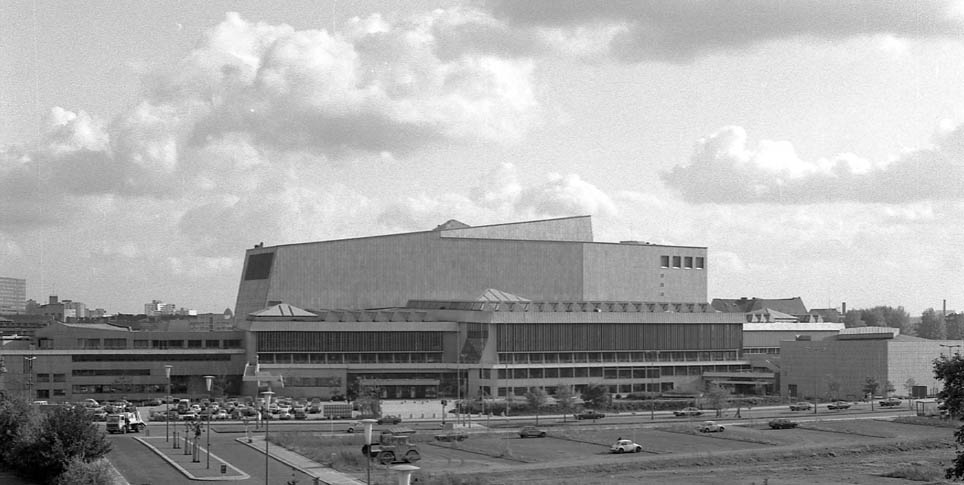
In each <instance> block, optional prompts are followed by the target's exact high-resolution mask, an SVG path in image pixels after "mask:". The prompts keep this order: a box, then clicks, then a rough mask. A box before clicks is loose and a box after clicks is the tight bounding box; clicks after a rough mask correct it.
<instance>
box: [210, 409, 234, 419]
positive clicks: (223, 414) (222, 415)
mask: <svg viewBox="0 0 964 485" xmlns="http://www.w3.org/2000/svg"><path fill="white" fill-rule="evenodd" d="M211 419H213V420H215V421H225V420H228V419H231V415H230V414H228V412H227V411H226V410H224V409H219V410H218V411H217V412H216V413H214V414H213V415H212V416H211Z"/></svg>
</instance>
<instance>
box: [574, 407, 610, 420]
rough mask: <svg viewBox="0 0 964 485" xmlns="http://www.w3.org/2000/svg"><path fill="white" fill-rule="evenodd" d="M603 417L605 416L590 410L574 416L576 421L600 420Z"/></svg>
mask: <svg viewBox="0 0 964 485" xmlns="http://www.w3.org/2000/svg"><path fill="white" fill-rule="evenodd" d="M605 417H606V415H605V414H603V413H600V412H599V411H593V410H591V409H587V410H585V411H583V412H581V413H579V414H577V415H576V419H600V418H605Z"/></svg>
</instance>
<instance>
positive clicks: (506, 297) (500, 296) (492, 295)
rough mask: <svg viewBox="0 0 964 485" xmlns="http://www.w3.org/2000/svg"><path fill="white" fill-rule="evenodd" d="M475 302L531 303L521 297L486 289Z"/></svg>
mask: <svg viewBox="0 0 964 485" xmlns="http://www.w3.org/2000/svg"><path fill="white" fill-rule="evenodd" d="M475 300H476V301H531V300H529V299H528V298H522V297H521V296H517V295H513V294H512V293H508V292H505V291H502V290H497V289H495V288H487V289H486V290H485V291H483V292H482V294H481V295H479V297H478V298H476V299H475Z"/></svg>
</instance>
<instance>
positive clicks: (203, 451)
mask: <svg viewBox="0 0 964 485" xmlns="http://www.w3.org/2000/svg"><path fill="white" fill-rule="evenodd" d="M134 439H136V440H137V441H140V442H141V443H143V444H144V445H145V446H147V447H148V448H150V449H151V450H153V451H154V453H157V454H158V455H159V456H160V457H161V458H163V459H164V460H165V461H167V462H168V463H170V464H171V466H173V467H174V468H176V469H177V470H179V471H180V472H181V473H182V474H184V476H186V477H188V478H190V479H191V480H208V481H220V480H245V479H248V478H250V475H248V474H247V473H245V472H244V471H242V470H240V469H238V468H237V467H235V466H234V465H232V464H230V463H228V462H227V461H225V460H222V459H221V458H220V457H218V456H217V455H215V454H213V453H211V454H210V455H208V450H207V448H205V447H204V443H203V440H199V443H198V446H197V449H194V447H193V446H192V445H191V444H188V443H186V442H185V441H184V439H183V438H182V439H176V440H170V441H167V440H166V439H165V438H164V437H163V436H157V437H140V436H138V437H136V438H134ZM175 443H176V444H177V448H175V447H174V446H175Z"/></svg>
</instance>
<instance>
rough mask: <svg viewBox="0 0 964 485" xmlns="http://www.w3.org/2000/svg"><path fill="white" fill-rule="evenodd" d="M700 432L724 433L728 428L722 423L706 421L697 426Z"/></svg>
mask: <svg viewBox="0 0 964 485" xmlns="http://www.w3.org/2000/svg"><path fill="white" fill-rule="evenodd" d="M696 429H697V430H699V432H700V433H722V432H723V430H724V429H726V428H725V427H724V426H723V425H722V424H716V423H715V422H713V421H706V422H704V423H703V424H701V425H699V426H698V427H697V428H696Z"/></svg>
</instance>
